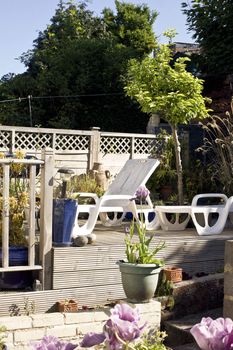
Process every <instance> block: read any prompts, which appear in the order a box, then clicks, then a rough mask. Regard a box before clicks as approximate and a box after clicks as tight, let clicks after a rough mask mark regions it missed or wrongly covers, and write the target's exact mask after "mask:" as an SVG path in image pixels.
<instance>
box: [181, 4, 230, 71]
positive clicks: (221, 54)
mask: <svg viewBox="0 0 233 350" xmlns="http://www.w3.org/2000/svg"><path fill="white" fill-rule="evenodd" d="M182 7H183V12H184V13H185V14H186V15H187V23H188V28H189V29H190V30H193V31H194V35H193V38H194V39H196V41H197V42H198V43H199V44H200V47H201V53H200V58H201V60H200V61H199V62H200V63H201V66H202V70H204V71H205V72H207V73H211V74H229V73H232V71H233V46H232V37H233V22H232V13H233V2H232V0H191V1H185V2H183V3H182Z"/></svg>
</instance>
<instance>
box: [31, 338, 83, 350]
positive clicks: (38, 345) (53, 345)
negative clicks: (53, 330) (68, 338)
mask: <svg viewBox="0 0 233 350" xmlns="http://www.w3.org/2000/svg"><path fill="white" fill-rule="evenodd" d="M31 345H32V349H33V350H73V349H75V348H76V347H77V345H75V344H72V343H67V342H62V341H60V340H59V339H58V338H56V337H54V336H52V335H48V336H44V337H43V338H42V339H41V340H40V341H35V342H31Z"/></svg>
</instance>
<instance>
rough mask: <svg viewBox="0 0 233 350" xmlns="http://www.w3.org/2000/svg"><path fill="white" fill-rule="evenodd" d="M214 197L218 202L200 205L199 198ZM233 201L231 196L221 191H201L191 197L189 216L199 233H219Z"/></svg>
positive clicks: (202, 234)
mask: <svg viewBox="0 0 233 350" xmlns="http://www.w3.org/2000/svg"><path fill="white" fill-rule="evenodd" d="M208 198H216V199H218V200H219V202H220V204H209V205H200V204H198V202H200V200H206V199H208ZM232 203H233V197H230V198H229V199H228V198H227V196H226V195H225V194H222V193H203V194H198V195H196V196H194V197H193V200H192V205H191V217H192V220H193V223H194V225H195V227H196V230H197V232H198V234H199V235H201V236H204V235H217V234H220V233H221V232H222V231H223V229H224V227H225V224H226V220H227V216H228V214H229V211H230V209H231V206H232Z"/></svg>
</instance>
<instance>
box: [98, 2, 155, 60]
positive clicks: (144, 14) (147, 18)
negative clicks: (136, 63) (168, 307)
mask: <svg viewBox="0 0 233 350" xmlns="http://www.w3.org/2000/svg"><path fill="white" fill-rule="evenodd" d="M115 5H116V10H117V13H116V14H115V15H114V12H113V11H112V10H111V9H109V8H105V9H104V10H103V15H104V23H105V24H106V30H107V31H110V32H111V33H112V35H113V36H114V38H115V39H116V40H117V42H118V44H119V45H122V46H124V47H131V48H133V49H134V50H135V51H136V52H137V53H138V54H139V55H140V56H142V55H144V54H145V53H150V52H151V51H152V50H153V49H154V48H155V47H156V38H155V34H154V32H153V27H152V26H153V23H154V22H155V19H156V17H157V15H158V14H157V12H156V11H150V9H149V7H148V6H147V5H135V4H132V3H124V2H120V1H118V0H115Z"/></svg>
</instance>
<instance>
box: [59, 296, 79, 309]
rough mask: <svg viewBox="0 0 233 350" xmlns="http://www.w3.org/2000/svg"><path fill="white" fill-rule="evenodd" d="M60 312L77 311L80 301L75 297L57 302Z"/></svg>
mask: <svg viewBox="0 0 233 350" xmlns="http://www.w3.org/2000/svg"><path fill="white" fill-rule="evenodd" d="M57 306H58V311H59V312H77V311H78V303H77V301H75V300H73V299H65V300H61V301H58V302H57Z"/></svg>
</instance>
